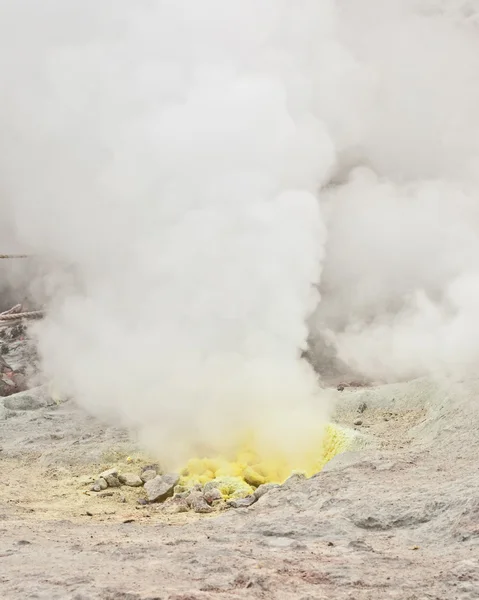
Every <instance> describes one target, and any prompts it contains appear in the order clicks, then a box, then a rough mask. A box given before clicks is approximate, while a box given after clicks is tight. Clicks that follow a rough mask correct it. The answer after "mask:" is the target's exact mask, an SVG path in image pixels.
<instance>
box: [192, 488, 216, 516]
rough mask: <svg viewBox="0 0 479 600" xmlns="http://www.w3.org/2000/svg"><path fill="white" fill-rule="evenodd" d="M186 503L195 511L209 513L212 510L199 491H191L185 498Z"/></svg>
mask: <svg viewBox="0 0 479 600" xmlns="http://www.w3.org/2000/svg"><path fill="white" fill-rule="evenodd" d="M186 503H187V504H188V506H189V507H190V508H191V509H192V510H194V511H195V513H200V514H201V513H209V512H211V511H212V510H213V509H212V508H211V506H210V505H209V504H208V502H206V500H205V497H204V496H203V494H202V493H201V492H192V493H191V494H190V495H189V496H188V498H186Z"/></svg>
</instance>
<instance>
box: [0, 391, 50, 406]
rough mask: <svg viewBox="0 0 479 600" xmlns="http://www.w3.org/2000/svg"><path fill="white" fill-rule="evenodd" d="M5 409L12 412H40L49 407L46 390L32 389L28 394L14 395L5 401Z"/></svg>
mask: <svg viewBox="0 0 479 600" xmlns="http://www.w3.org/2000/svg"><path fill="white" fill-rule="evenodd" d="M3 404H4V406H5V408H9V409H10V410H38V409H40V408H44V407H45V406H48V405H49V402H48V395H47V394H46V390H45V388H44V387H43V386H42V387H38V388H32V389H31V390H28V391H26V392H19V393H18V394H12V395H11V396H8V397H7V398H5V400H4V401H3Z"/></svg>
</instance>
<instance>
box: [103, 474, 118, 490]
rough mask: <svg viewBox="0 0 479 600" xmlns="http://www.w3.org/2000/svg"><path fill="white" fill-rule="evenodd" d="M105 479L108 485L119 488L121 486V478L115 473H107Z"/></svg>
mask: <svg viewBox="0 0 479 600" xmlns="http://www.w3.org/2000/svg"><path fill="white" fill-rule="evenodd" d="M103 479H104V480H105V481H106V482H107V484H108V487H112V488H117V487H120V486H121V483H120V480H119V479H118V477H116V476H115V475H106V476H105V477H103Z"/></svg>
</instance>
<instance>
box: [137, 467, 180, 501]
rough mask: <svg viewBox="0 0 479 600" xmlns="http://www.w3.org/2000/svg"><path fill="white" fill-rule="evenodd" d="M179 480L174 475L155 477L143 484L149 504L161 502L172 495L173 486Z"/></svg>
mask: <svg viewBox="0 0 479 600" xmlns="http://www.w3.org/2000/svg"><path fill="white" fill-rule="evenodd" d="M179 480H180V476H179V475H177V474H176V473H167V474H166V475H157V476H156V477H155V478H154V479H151V480H150V481H147V482H146V483H145V490H146V493H147V496H148V500H149V501H150V502H162V501H164V500H166V499H167V498H169V497H170V496H172V495H173V491H174V488H175V485H176V484H177V483H178V481H179Z"/></svg>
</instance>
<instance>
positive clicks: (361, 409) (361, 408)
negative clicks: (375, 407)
mask: <svg viewBox="0 0 479 600" xmlns="http://www.w3.org/2000/svg"><path fill="white" fill-rule="evenodd" d="M367 407H368V405H367V404H366V402H361V403H360V404H359V406H358V413H363V412H364V411H365V410H366V409H367Z"/></svg>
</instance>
